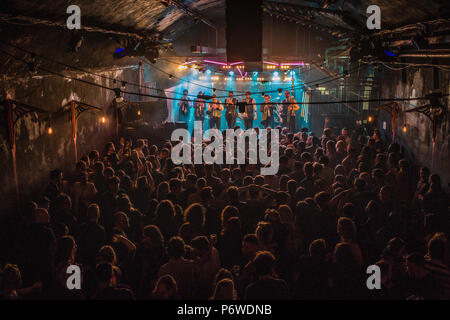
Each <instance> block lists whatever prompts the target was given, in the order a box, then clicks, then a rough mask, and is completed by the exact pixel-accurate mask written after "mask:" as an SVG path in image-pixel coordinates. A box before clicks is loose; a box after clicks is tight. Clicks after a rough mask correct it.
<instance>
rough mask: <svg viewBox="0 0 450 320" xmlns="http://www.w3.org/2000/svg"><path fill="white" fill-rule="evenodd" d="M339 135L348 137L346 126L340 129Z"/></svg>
mask: <svg viewBox="0 0 450 320" xmlns="http://www.w3.org/2000/svg"><path fill="white" fill-rule="evenodd" d="M341 135H342V136H343V137H348V129H347V128H342V130H341Z"/></svg>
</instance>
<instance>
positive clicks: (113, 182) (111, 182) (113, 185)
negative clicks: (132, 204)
mask: <svg viewBox="0 0 450 320" xmlns="http://www.w3.org/2000/svg"><path fill="white" fill-rule="evenodd" d="M105 172H106V169H105ZM107 184H108V190H109V192H111V193H112V194H117V193H118V192H119V187H120V179H119V178H118V177H111V178H109V179H108V181H107Z"/></svg>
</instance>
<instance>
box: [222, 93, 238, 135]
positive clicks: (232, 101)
mask: <svg viewBox="0 0 450 320" xmlns="http://www.w3.org/2000/svg"><path fill="white" fill-rule="evenodd" d="M233 95H234V94H233V91H230V92H228V98H227V99H226V100H225V109H226V110H227V111H226V112H225V119H227V125H228V129H234V125H235V124H236V118H237V103H238V100H237V99H236V98H234V97H233Z"/></svg>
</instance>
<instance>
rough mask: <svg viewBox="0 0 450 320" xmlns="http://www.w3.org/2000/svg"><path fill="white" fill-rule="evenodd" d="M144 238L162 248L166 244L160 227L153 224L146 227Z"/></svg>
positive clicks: (154, 245)
mask: <svg viewBox="0 0 450 320" xmlns="http://www.w3.org/2000/svg"><path fill="white" fill-rule="evenodd" d="M143 239H144V240H145V239H146V240H149V241H150V243H151V245H152V246H153V247H159V248H161V249H162V248H163V246H164V236H163V235H162V233H161V231H160V230H159V228H158V227H157V226H155V225H153V224H149V225H147V226H145V227H144V230H143Z"/></svg>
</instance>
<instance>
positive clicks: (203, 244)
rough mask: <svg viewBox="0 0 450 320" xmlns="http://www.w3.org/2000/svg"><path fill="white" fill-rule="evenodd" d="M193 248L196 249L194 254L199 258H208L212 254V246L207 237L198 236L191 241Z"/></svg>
mask: <svg viewBox="0 0 450 320" xmlns="http://www.w3.org/2000/svg"><path fill="white" fill-rule="evenodd" d="M191 247H192V248H193V249H194V254H195V255H196V256H197V257H199V258H202V257H208V255H209V253H210V252H211V245H210V243H209V240H208V238H207V237H206V236H197V237H195V238H194V239H192V240H191Z"/></svg>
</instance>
